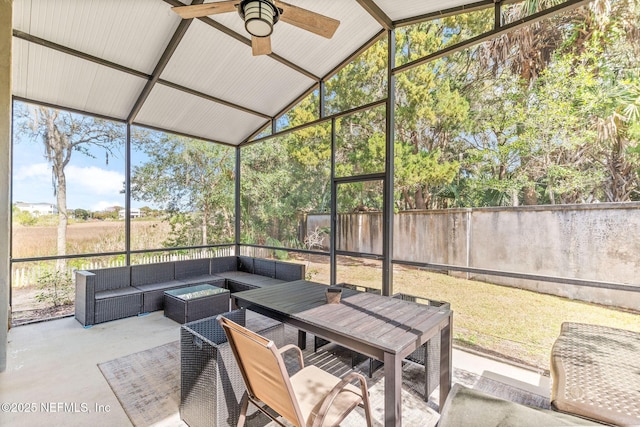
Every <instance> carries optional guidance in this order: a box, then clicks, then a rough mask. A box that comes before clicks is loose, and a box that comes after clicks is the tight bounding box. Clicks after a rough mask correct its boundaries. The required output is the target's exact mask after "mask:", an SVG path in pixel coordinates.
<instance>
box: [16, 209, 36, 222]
mask: <svg viewBox="0 0 640 427" xmlns="http://www.w3.org/2000/svg"><path fill="white" fill-rule="evenodd" d="M13 220H14V221H15V222H17V223H18V224H20V225H25V226H29V225H36V223H37V222H38V218H36V217H35V216H34V215H32V214H31V213H30V212H27V211H20V210H16V211H14V212H13Z"/></svg>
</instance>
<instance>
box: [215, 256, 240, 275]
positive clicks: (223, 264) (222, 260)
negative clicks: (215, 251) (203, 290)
mask: <svg viewBox="0 0 640 427" xmlns="http://www.w3.org/2000/svg"><path fill="white" fill-rule="evenodd" d="M237 269H238V258H237V257H235V256H223V257H218V258H211V269H210V270H209V272H210V273H211V274H218V273H222V272H225V271H236V270H237Z"/></svg>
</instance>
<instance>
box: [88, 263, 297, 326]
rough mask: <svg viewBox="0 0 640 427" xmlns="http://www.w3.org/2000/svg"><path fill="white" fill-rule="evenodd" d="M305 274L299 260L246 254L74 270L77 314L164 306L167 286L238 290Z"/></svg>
mask: <svg viewBox="0 0 640 427" xmlns="http://www.w3.org/2000/svg"><path fill="white" fill-rule="evenodd" d="M304 277H305V267H304V265H302V264H293V263H289V262H283V261H275V260H269V259H261V258H253V257H247V256H227V257H219V258H206V259H195V260H186V261H173V262H163V263H158V264H141V265H133V266H125V267H112V268H102V269H96V270H78V271H76V301H75V317H76V319H77V320H78V322H80V323H81V324H82V325H83V326H91V325H94V324H97V323H103V322H108V321H110V320H116V319H121V318H124V317H130V316H136V315H139V314H142V313H147V312H151V311H156V310H162V309H163V303H164V299H163V297H164V291H166V290H169V289H178V288H184V287H188V286H194V285H199V284H203V283H208V284H211V285H214V286H218V287H224V288H227V289H229V290H230V291H231V292H239V291H244V290H248V289H256V288H261V287H263V286H269V285H273V284H276V283H282V282H288V281H293V280H300V279H304Z"/></svg>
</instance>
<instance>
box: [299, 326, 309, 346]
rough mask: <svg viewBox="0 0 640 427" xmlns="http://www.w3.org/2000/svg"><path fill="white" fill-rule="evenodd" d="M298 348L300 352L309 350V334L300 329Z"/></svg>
mask: <svg viewBox="0 0 640 427" xmlns="http://www.w3.org/2000/svg"><path fill="white" fill-rule="evenodd" d="M298 347H300V350H304V349H305V348H307V333H306V332H305V331H303V330H302V329H298Z"/></svg>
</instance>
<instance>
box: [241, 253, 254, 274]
mask: <svg viewBox="0 0 640 427" xmlns="http://www.w3.org/2000/svg"><path fill="white" fill-rule="evenodd" d="M237 259H238V268H237V270H238V271H244V272H246V273H252V274H253V273H255V271H254V268H253V263H254V259H255V258H253V257H250V256H239V257H237Z"/></svg>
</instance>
